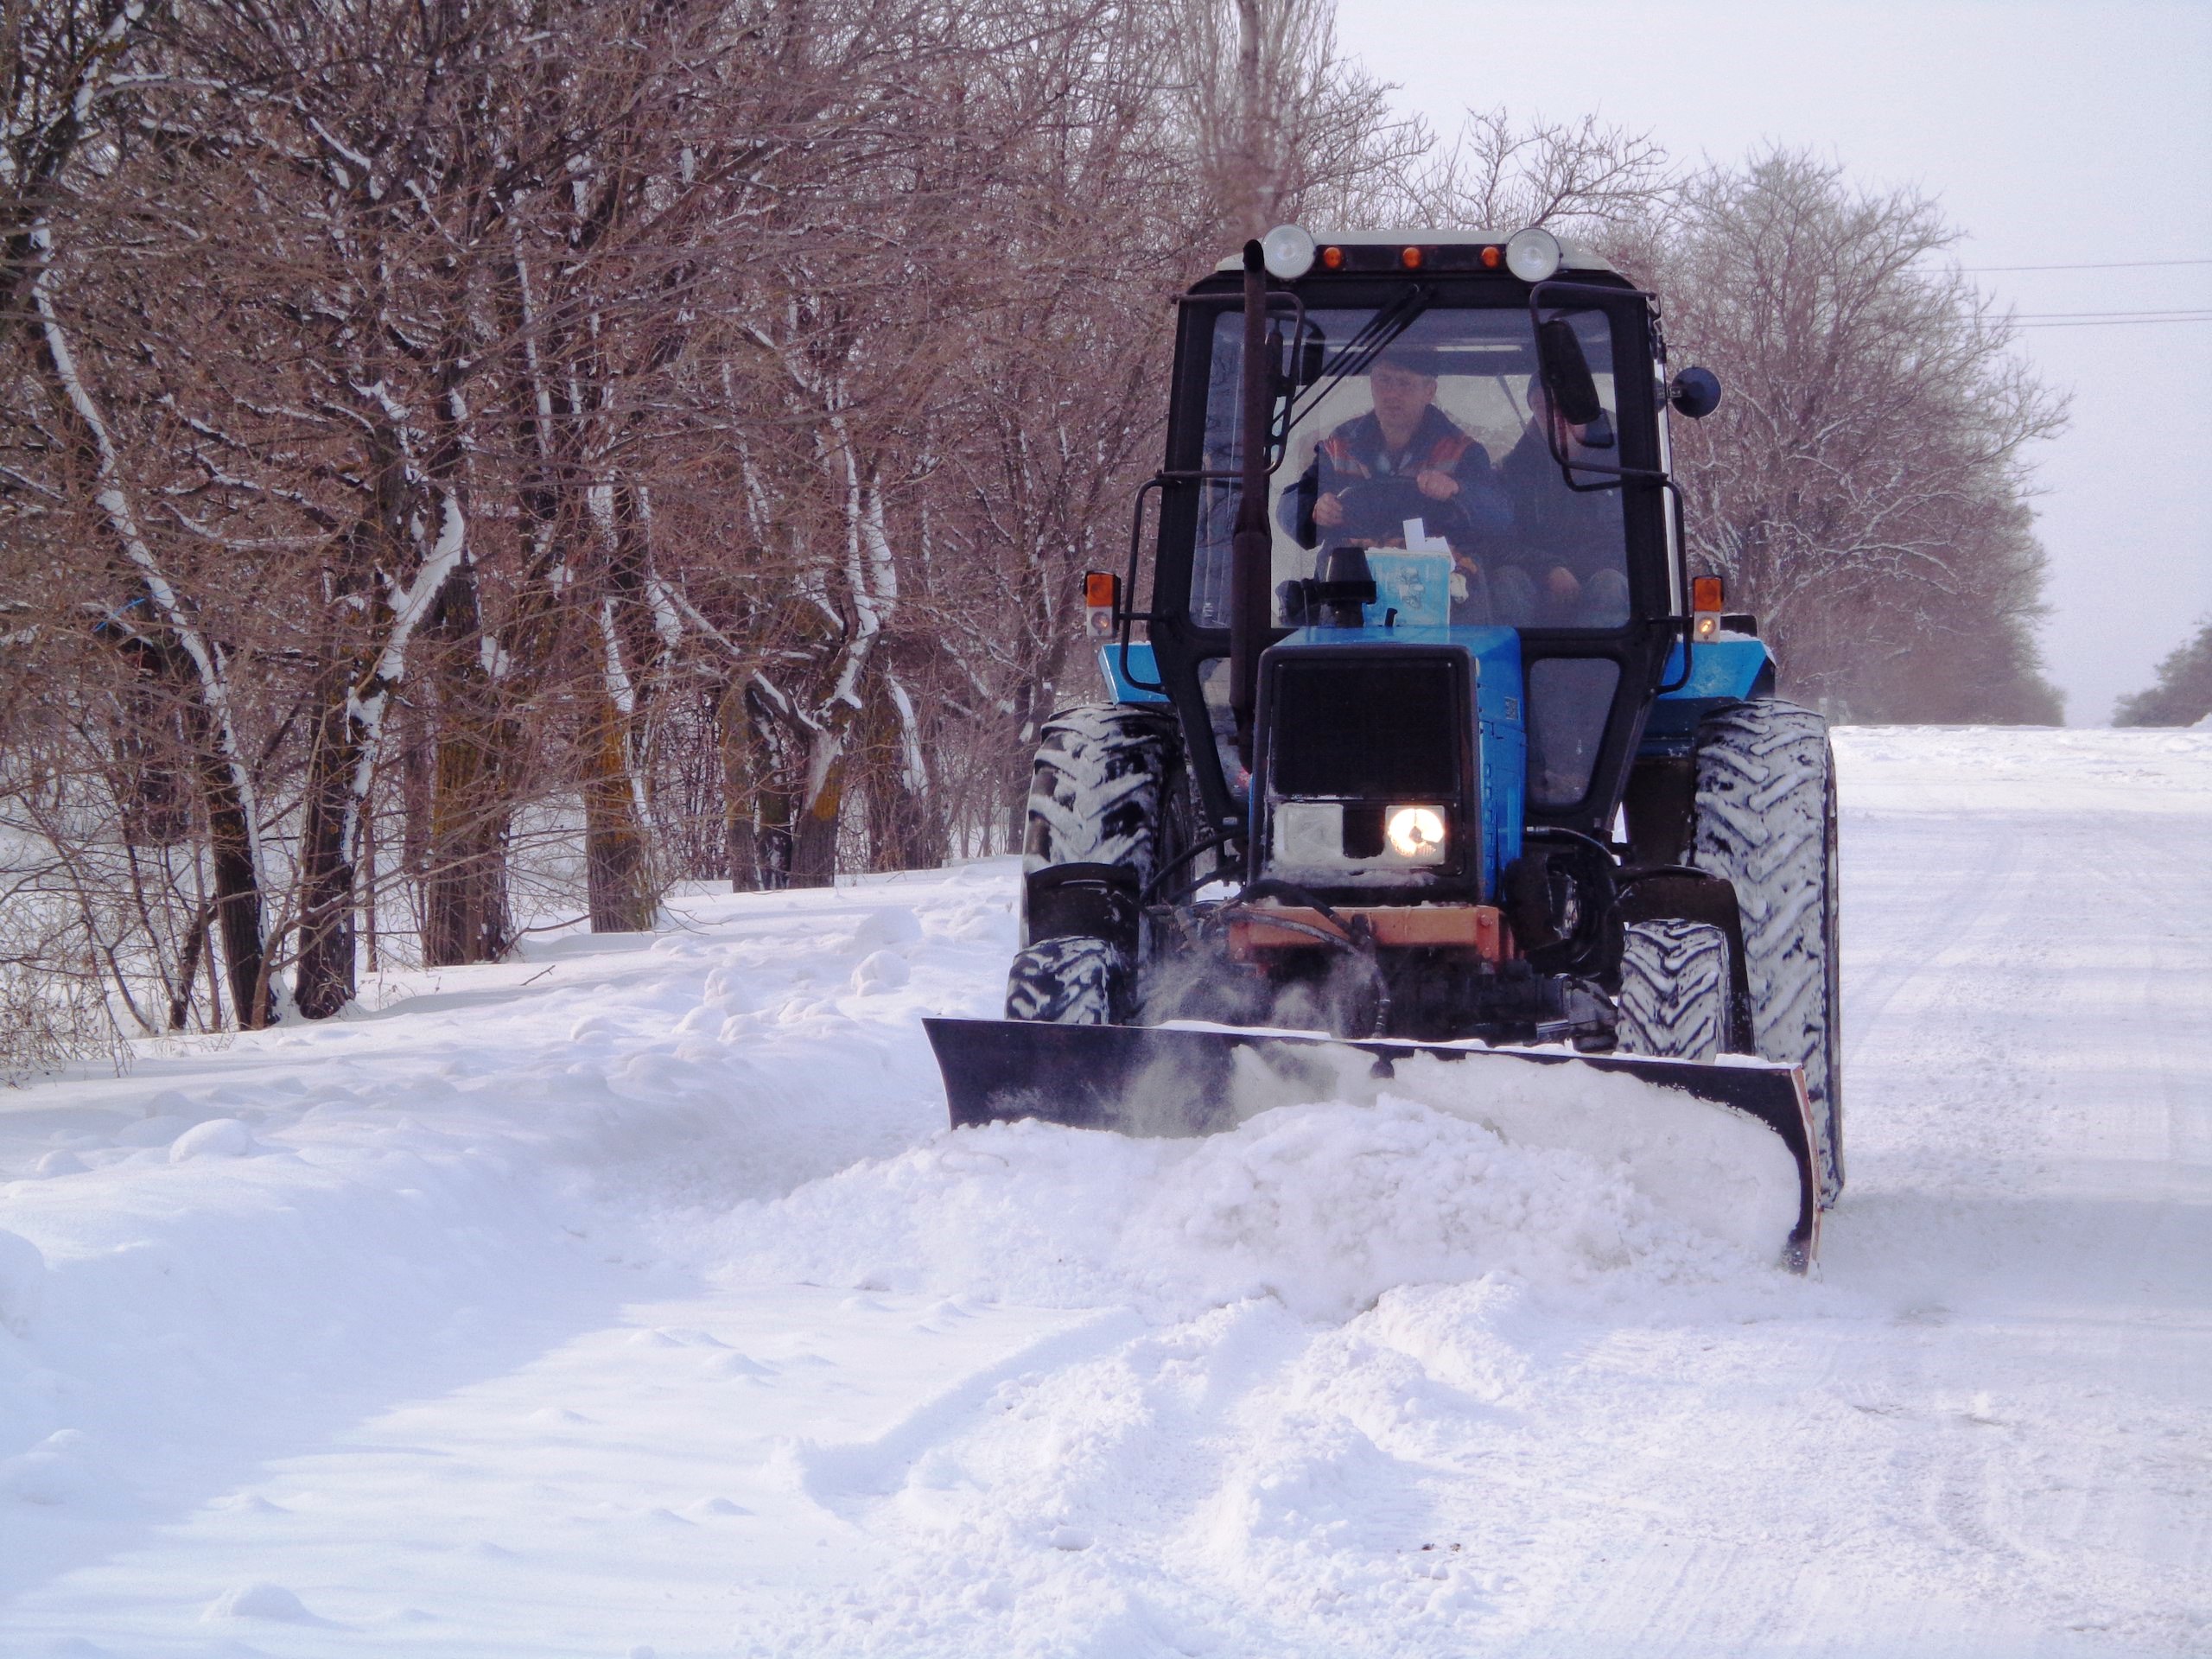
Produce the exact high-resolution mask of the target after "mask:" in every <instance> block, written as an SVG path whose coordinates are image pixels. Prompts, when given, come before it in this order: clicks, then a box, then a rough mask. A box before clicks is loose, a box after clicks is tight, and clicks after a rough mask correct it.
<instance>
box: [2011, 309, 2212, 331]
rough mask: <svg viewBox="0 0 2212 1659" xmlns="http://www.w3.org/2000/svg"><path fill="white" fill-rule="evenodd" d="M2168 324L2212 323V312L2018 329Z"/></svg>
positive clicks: (2026, 324) (2036, 324)
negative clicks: (2184, 315)
mask: <svg viewBox="0 0 2212 1659" xmlns="http://www.w3.org/2000/svg"><path fill="white" fill-rule="evenodd" d="M2168 322H2212V311H2206V312H2203V313H2202V314H2200V315H2194V316H2186V317H2091V318H2084V319H2083V320H2082V321H2079V322H2024V323H2022V324H2020V325H2019V328H2020V332H2021V333H2022V334H2026V333H2027V332H2028V331H2029V330H2030V329H2031V328H2140V327H2145V325H2155V324H2158V323H2168Z"/></svg>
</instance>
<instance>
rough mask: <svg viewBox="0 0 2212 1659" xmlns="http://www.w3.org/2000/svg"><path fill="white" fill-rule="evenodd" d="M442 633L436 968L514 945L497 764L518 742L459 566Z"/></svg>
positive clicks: (432, 918)
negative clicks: (504, 716) (503, 711)
mask: <svg viewBox="0 0 2212 1659" xmlns="http://www.w3.org/2000/svg"><path fill="white" fill-rule="evenodd" d="M437 629H438V632H440V633H441V634H442V636H443V638H444V643H445V644H446V646H447V648H446V649H445V650H444V651H442V652H440V653H439V664H438V667H439V676H438V680H439V683H438V699H437V734H436V738H435V750H434V758H433V760H432V762H431V767H430V822H429V836H428V837H427V842H428V845H427V846H426V848H425V849H424V855H425V859H426V861H427V863H428V866H429V869H428V874H427V877H426V880H425V881H424V887H425V893H424V897H423V963H424V965H425V966H428V967H433V968H454V967H460V966H462V965H464V964H466V963H473V962H497V961H499V959H500V958H501V957H504V956H505V955H506V953H507V948H508V946H509V945H510V944H512V942H513V932H512V921H511V919H510V918H509V915H508V910H507V860H506V840H507V834H506V832H507V818H508V813H509V810H510V805H509V802H508V800H507V798H506V791H505V779H503V778H502V776H501V768H500V765H499V762H500V758H501V756H502V755H503V754H504V753H505V745H506V744H507V743H509V742H511V741H513V735H514V734H513V733H512V722H508V721H502V720H501V718H500V716H499V706H498V701H497V688H496V687H495V686H493V683H492V677H491V675H490V674H489V673H488V672H487V671H486V669H485V667H484V664H483V660H482V658H481V656H480V652H478V650H477V645H478V640H479V637H480V636H479V629H478V613H477V606H476V582H475V577H474V575H473V573H471V572H470V571H468V570H467V569H463V570H462V571H461V572H460V573H458V574H457V575H454V578H453V580H452V581H451V582H448V583H447V584H446V587H445V590H444V592H443V594H441V596H440V598H439V601H438V609H437Z"/></svg>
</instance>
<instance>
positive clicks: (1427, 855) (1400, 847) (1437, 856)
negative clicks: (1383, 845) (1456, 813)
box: [1383, 806, 1444, 864]
mask: <svg viewBox="0 0 2212 1659" xmlns="http://www.w3.org/2000/svg"><path fill="white" fill-rule="evenodd" d="M1383 840H1385V841H1387V842H1389V843H1390V850H1391V851H1392V852H1394V853H1395V854H1396V855H1398V856H1399V857H1400V858H1402V859H1407V860H1409V861H1412V862H1414V863H1418V864H1440V863H1442V862H1443V861H1444V811H1443V809H1442V808H1440V807H1434V806H1394V807H1392V808H1391V809H1390V810H1389V811H1388V812H1386V813H1384V814H1383Z"/></svg>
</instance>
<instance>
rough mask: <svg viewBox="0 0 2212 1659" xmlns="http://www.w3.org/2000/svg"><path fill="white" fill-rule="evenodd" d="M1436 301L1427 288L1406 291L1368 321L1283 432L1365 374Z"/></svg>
mask: <svg viewBox="0 0 2212 1659" xmlns="http://www.w3.org/2000/svg"><path fill="white" fill-rule="evenodd" d="M1435 297H1436V296H1435V295H1434V294H1433V293H1432V292H1431V291H1430V290H1429V289H1427V288H1424V287H1420V286H1415V287H1413V288H1409V289H1407V290H1406V291H1405V292H1404V293H1403V294H1401V295H1400V296H1398V297H1397V298H1396V299H1395V300H1393V301H1391V302H1390V303H1389V304H1388V305H1386V306H1384V307H1383V308H1382V309H1381V310H1380V311H1377V312H1376V314H1375V315H1373V316H1371V317H1370V318H1369V319H1368V320H1367V322H1366V325H1365V326H1364V327H1362V328H1361V329H1360V331H1359V332H1358V333H1357V334H1354V335H1353V336H1352V337H1351V339H1350V340H1346V341H1345V342H1344V351H1343V352H1342V353H1340V354H1339V355H1338V359H1337V366H1336V369H1335V371H1334V372H1332V373H1331V374H1330V375H1329V376H1328V377H1327V378H1325V379H1323V380H1320V381H1317V382H1316V383H1315V384H1314V385H1313V387H1312V388H1311V389H1310V390H1309V391H1307V393H1306V397H1305V399H1304V401H1302V402H1301V403H1300V404H1298V405H1297V407H1295V408H1294V409H1293V410H1291V413H1290V417H1289V418H1288V419H1287V420H1286V421H1285V422H1284V423H1283V427H1282V429H1283V431H1284V432H1285V433H1286V434H1287V433H1288V432H1290V431H1291V430H1292V429H1294V428H1295V427H1296V426H1297V424H1298V423H1299V422H1300V421H1301V420H1303V419H1305V418H1306V416H1308V415H1310V414H1312V413H1313V408H1314V405H1315V404H1319V402H1320V401H1321V400H1322V399H1323V398H1324V397H1327V396H1328V395H1329V394H1330V393H1331V392H1332V391H1335V390H1336V389H1337V388H1338V386H1340V385H1343V384H1344V382H1345V381H1346V380H1349V379H1350V378H1351V377H1352V376H1353V375H1355V374H1361V373H1364V372H1366V369H1367V365H1369V364H1370V363H1372V362H1373V361H1374V360H1375V359H1376V356H1377V355H1379V354H1380V353H1381V352H1382V350H1383V347H1384V346H1388V345H1389V343H1390V342H1391V341H1392V340H1395V339H1396V338H1397V337H1398V336H1399V335H1400V334H1404V333H1405V332H1406V330H1407V329H1408V328H1409V327H1412V326H1413V322H1414V318H1416V317H1418V316H1419V315H1421V313H1422V312H1424V311H1426V310H1427V309H1428V306H1429V302H1430V301H1432V300H1433V299H1434V298H1435Z"/></svg>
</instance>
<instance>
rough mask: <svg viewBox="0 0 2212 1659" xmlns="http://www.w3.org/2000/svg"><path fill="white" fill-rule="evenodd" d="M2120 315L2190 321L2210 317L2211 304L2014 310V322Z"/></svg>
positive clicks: (2103, 319) (2108, 318) (2104, 319)
mask: <svg viewBox="0 0 2212 1659" xmlns="http://www.w3.org/2000/svg"><path fill="white" fill-rule="evenodd" d="M2122 317H2141V318H2145V319H2146V320H2152V319H2155V320H2158V321H2166V322H2191V321H2196V319H2197V318H2199V317H2212V306H2202V305H2154V306H2151V307H2148V308H2145V309H2143V310H2139V311H2016V312H2014V313H2013V314H2012V320H2013V321H2015V322H2109V321H2114V320H2116V319H2118V318H2122Z"/></svg>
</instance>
